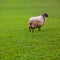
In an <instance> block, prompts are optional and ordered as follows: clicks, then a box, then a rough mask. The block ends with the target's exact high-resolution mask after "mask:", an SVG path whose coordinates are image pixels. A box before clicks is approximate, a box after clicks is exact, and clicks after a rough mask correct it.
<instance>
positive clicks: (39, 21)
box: [29, 13, 48, 32]
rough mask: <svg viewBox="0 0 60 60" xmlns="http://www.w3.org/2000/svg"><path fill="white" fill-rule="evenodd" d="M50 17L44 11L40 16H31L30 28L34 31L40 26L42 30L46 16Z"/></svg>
mask: <svg viewBox="0 0 60 60" xmlns="http://www.w3.org/2000/svg"><path fill="white" fill-rule="evenodd" d="M46 17H48V14H46V13H43V14H41V15H40V16H36V17H31V18H30V19H29V30H30V32H31V30H32V32H34V29H35V28H38V30H39V31H40V29H41V27H42V26H43V25H44V23H45V18H46Z"/></svg>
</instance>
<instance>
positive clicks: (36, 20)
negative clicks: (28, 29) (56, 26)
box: [29, 16, 45, 26]
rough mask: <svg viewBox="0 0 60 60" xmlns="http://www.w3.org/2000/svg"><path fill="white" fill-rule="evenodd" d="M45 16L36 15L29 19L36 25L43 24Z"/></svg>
mask: <svg viewBox="0 0 60 60" xmlns="http://www.w3.org/2000/svg"><path fill="white" fill-rule="evenodd" d="M44 22H45V20H44V18H43V17H42V16H36V17H31V18H30V19H29V24H30V23H31V24H32V25H36V26H42V25H44Z"/></svg>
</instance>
